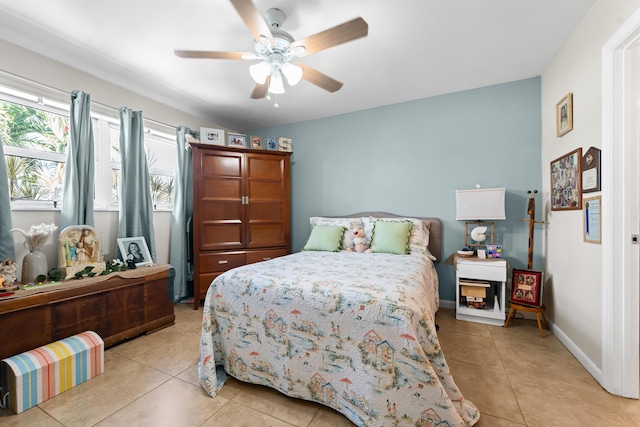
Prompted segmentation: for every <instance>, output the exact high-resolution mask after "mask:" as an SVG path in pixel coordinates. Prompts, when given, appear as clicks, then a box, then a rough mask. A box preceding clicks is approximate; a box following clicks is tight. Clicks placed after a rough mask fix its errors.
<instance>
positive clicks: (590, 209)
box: [582, 196, 602, 243]
mask: <svg viewBox="0 0 640 427" xmlns="http://www.w3.org/2000/svg"><path fill="white" fill-rule="evenodd" d="M601 203H602V197H601V196H596V197H589V198H585V199H584V200H583V202H582V211H583V213H584V214H583V216H582V218H583V220H584V228H583V231H584V233H583V234H584V241H585V242H587V243H602V237H601V233H602V224H601V222H600V215H601V213H600V205H601Z"/></svg>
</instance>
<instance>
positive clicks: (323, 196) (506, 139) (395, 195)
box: [247, 78, 542, 300]
mask: <svg viewBox="0 0 640 427" xmlns="http://www.w3.org/2000/svg"><path fill="white" fill-rule="evenodd" d="M293 100H294V97H293V96H292V99H291V100H290V101H289V102H292V101H293ZM540 105H541V100H540V78H532V79H527V80H521V81H516V82H512V83H506V84H500V85H496V86H490V87H485V88H480V89H474V90H469V91H464V92H459V93H454V94H449V95H442V96H437V97H432V98H426V99H420V100H417V101H411V102H406V103H402V104H395V105H390V106H386V107H380V108H374V109H370V110H364V111H359V112H355V113H350V114H343V115H339V116H334V117H329V118H324V119H318V120H312V121H307V122H301V123H295V124H291V125H286V126H280V127H274V128H269V129H262V130H254V131H249V132H247V133H248V134H251V135H262V136H274V137H280V136H286V137H289V138H292V140H293V156H292V158H291V160H292V166H291V188H292V190H291V193H292V194H291V195H292V204H291V218H292V232H291V238H292V248H293V251H294V252H297V251H299V250H300V248H302V246H304V243H305V241H306V239H307V237H308V236H309V232H310V226H309V217H311V216H318V215H340V214H348V213H354V212H361V211H386V212H392V213H397V214H401V215H406V216H435V217H439V218H441V219H442V222H443V228H444V231H443V242H444V245H443V258H445V259H446V257H447V256H449V255H450V254H452V253H454V252H455V251H456V250H457V249H460V248H461V247H462V246H463V242H464V223H463V222H461V221H456V219H455V209H456V206H455V205H456V204H455V190H456V189H471V188H474V186H475V184H480V185H481V186H482V187H485V188H490V187H506V191H507V196H506V214H507V220H506V221H498V222H496V241H497V242H498V243H501V244H502V245H503V255H504V257H505V258H507V259H508V261H509V264H510V267H518V268H523V267H526V265H527V246H528V227H527V223H526V222H524V221H522V220H521V219H522V218H525V217H526V208H527V200H528V199H527V191H528V190H534V189H537V190H538V191H539V192H541V188H540V186H541V182H542V178H541V170H540V159H541V143H540V141H541V117H540V111H541V108H540ZM540 197H541V196H540V195H539V196H538V200H537V203H536V206H537V212H536V218H541V209H540V207H541V206H542V202H541V200H540ZM541 237H542V234H541V229H538V230H536V233H535V239H536V246H535V257H534V269H535V268H540V267H541V261H540V260H541V253H542V251H541V246H542V242H541ZM437 270H438V274H439V277H440V297H441V299H443V300H454V299H455V286H454V283H455V271H454V269H453V267H452V266H451V265H450V264H447V263H445V262H444V261H443V262H440V263H439V264H438V265H437Z"/></svg>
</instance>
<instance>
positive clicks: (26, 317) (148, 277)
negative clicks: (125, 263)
mask: <svg viewBox="0 0 640 427" xmlns="http://www.w3.org/2000/svg"><path fill="white" fill-rule="evenodd" d="M174 275H175V272H174V269H173V267H171V266H170V265H168V264H160V265H154V266H150V267H139V268H137V269H135V270H127V271H122V272H118V273H111V274H109V275H106V276H95V277H91V278H85V279H80V280H66V281H63V282H62V283H60V284H58V285H52V286H46V287H41V288H35V289H34V288H32V289H29V290H22V289H21V290H19V291H16V293H15V294H14V295H13V296H11V297H8V298H2V299H0V359H4V358H6V357H10V356H13V355H15V354H18V353H22V352H25V351H28V350H31V349H34V348H36V347H40V346H43V345H46V344H49V343H51V342H53V341H57V340H60V339H63V338H67V337H69V336H71V335H75V334H78V333H80V332H84V331H87V330H90V331H94V332H96V333H97V334H98V335H100V337H101V338H102V340H103V341H104V346H105V348H107V347H110V346H112V345H114V344H117V343H118V342H120V341H124V340H126V339H129V338H133V337H136V336H138V335H141V334H143V333H149V332H152V331H154V330H157V329H160V328H164V327H166V326H169V325H173V324H174V322H175V314H174V312H173V278H174Z"/></svg>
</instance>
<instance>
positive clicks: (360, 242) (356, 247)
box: [347, 227, 371, 253]
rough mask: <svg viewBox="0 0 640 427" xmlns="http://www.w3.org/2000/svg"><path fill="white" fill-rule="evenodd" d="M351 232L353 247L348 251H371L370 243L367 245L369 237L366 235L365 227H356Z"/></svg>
mask: <svg viewBox="0 0 640 427" xmlns="http://www.w3.org/2000/svg"><path fill="white" fill-rule="evenodd" d="M351 233H353V243H352V246H353V247H352V248H347V251H348V252H358V253H363V252H367V253H369V252H371V249H369V245H367V239H366V238H365V237H364V228H362V227H358V228H354V229H353V230H352V231H351Z"/></svg>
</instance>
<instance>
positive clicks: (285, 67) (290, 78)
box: [282, 62, 303, 86]
mask: <svg viewBox="0 0 640 427" xmlns="http://www.w3.org/2000/svg"><path fill="white" fill-rule="evenodd" d="M302 71H303V70H302V67H300V66H298V65H295V64H291V63H289V62H285V63H284V64H282V74H284V76H285V77H286V78H287V82H288V83H289V84H290V85H291V86H295V85H297V84H298V83H299V82H300V80H301V79H302Z"/></svg>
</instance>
